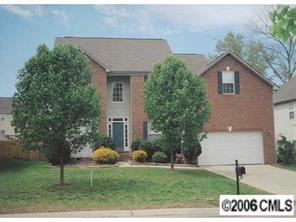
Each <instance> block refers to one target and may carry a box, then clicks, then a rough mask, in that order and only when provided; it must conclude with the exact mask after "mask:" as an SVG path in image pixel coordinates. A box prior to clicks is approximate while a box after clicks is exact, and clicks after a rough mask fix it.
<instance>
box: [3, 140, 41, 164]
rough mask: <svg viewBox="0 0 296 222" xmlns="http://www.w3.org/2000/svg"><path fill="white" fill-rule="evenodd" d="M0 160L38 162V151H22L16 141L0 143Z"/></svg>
mask: <svg viewBox="0 0 296 222" xmlns="http://www.w3.org/2000/svg"><path fill="white" fill-rule="evenodd" d="M0 158H16V159H22V160H40V159H41V157H40V154H39V151H33V150H31V151H28V150H24V149H23V148H22V147H21V145H20V144H19V142H17V141H0Z"/></svg>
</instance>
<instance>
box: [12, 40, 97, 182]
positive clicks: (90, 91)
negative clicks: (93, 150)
mask: <svg viewBox="0 0 296 222" xmlns="http://www.w3.org/2000/svg"><path fill="white" fill-rule="evenodd" d="M90 76H91V73H90V70H89V68H88V61H87V59H86V57H85V56H84V55H83V54H82V52H80V50H79V49H77V48H75V47H74V46H72V45H70V44H66V45H59V46H57V47H55V48H53V49H52V50H50V49H48V47H47V46H46V45H41V46H39V47H38V49H37V53H36V55H34V56H33V57H32V58H30V59H29V60H28V61H27V62H26V63H25V66H24V68H22V69H21V70H20V71H19V75H18V82H17V85H16V93H15V94H14V96H13V104H12V105H13V122H12V123H13V125H14V127H15V130H16V133H17V136H18V138H19V139H20V141H21V143H22V145H23V146H24V148H26V149H39V150H41V152H43V153H45V154H47V155H49V154H56V153H57V154H58V156H59V164H60V185H64V156H65V153H69V151H74V150H79V149H80V148H81V146H82V145H84V144H87V143H92V142H93V140H94V139H95V138H96V137H97V135H98V125H99V117H100V107H99V97H98V95H97V92H96V90H95V88H94V87H93V86H91V85H90V83H89V80H90Z"/></svg>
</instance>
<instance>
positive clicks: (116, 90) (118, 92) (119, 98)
mask: <svg viewBox="0 0 296 222" xmlns="http://www.w3.org/2000/svg"><path fill="white" fill-rule="evenodd" d="M112 101H113V102H123V83H122V82H114V83H113V84H112Z"/></svg>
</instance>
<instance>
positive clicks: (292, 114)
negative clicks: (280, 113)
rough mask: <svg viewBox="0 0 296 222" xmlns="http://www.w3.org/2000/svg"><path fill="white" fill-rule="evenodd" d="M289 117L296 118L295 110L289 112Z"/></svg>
mask: <svg viewBox="0 0 296 222" xmlns="http://www.w3.org/2000/svg"><path fill="white" fill-rule="evenodd" d="M289 118H290V119H294V118H295V115H294V111H291V112H289Z"/></svg>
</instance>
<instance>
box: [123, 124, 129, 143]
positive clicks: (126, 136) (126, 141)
mask: <svg viewBox="0 0 296 222" xmlns="http://www.w3.org/2000/svg"><path fill="white" fill-rule="evenodd" d="M124 134H125V138H124V141H125V146H128V133H127V124H125V125H124Z"/></svg>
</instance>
